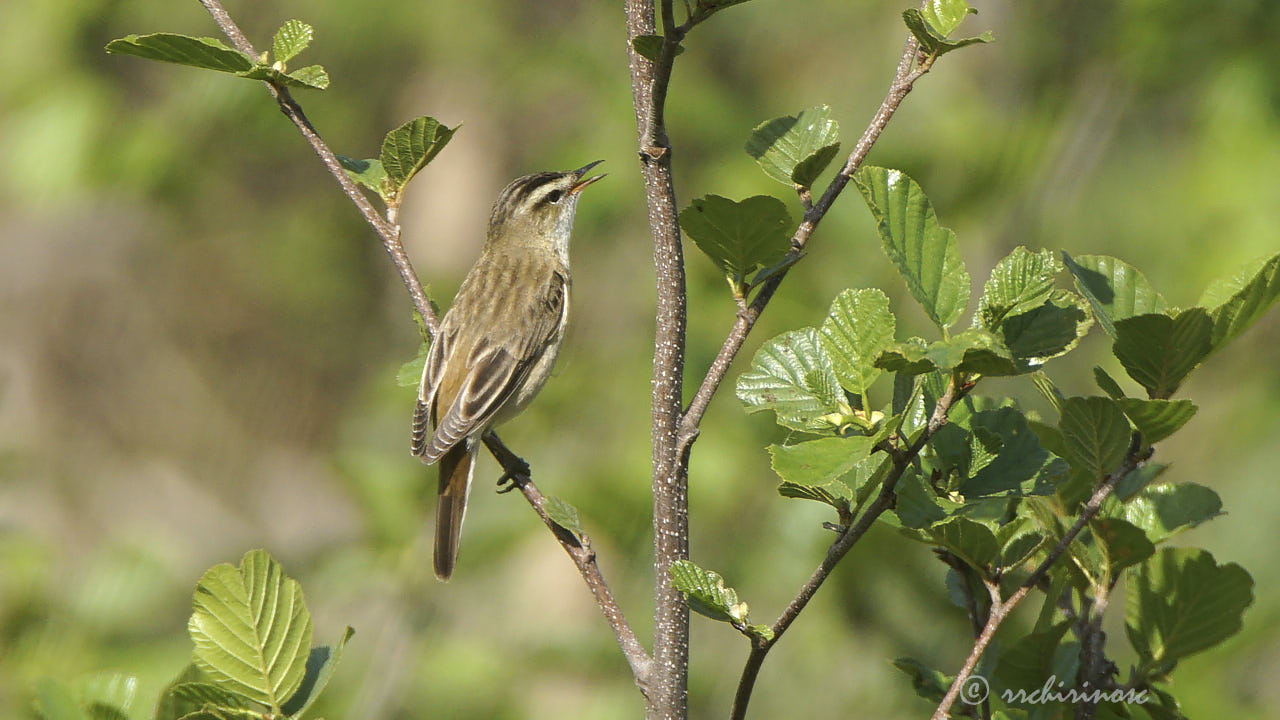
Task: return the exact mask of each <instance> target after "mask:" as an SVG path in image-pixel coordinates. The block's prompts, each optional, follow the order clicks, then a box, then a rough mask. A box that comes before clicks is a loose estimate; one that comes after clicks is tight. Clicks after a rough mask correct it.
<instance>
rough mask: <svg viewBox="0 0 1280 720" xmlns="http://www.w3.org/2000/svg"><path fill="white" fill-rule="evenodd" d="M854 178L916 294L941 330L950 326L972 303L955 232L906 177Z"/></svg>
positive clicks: (865, 170) (875, 174)
mask: <svg viewBox="0 0 1280 720" xmlns="http://www.w3.org/2000/svg"><path fill="white" fill-rule="evenodd" d="M853 180H854V182H855V183H857V185H858V189H859V190H860V191H862V196H863V197H864V198H865V199H866V201H867V206H868V207H869V208H870V209H871V214H872V215H874V216H875V218H876V224H877V227H878V229H879V231H880V238H881V240H882V241H883V243H884V249H885V253H887V254H888V255H889V259H890V260H892V261H893V262H894V264H895V265H897V267H898V272H899V273H901V275H902V277H903V279H904V280H906V282H907V289H908V290H909V291H910V292H911V296H912V297H914V298H915V299H916V300H917V301H918V302H919V303H920V304H921V305H923V306H924V310H925V313H926V314H928V316H929V319H931V320H933V322H934V324H936V325H937V326H938V327H939V328H942V329H944V330H945V329H946V328H948V327H950V326H951V325H952V324H953V323H955V321H956V319H958V318H959V317H960V313H961V312H962V311H963V310H964V308H965V305H967V304H968V302H969V273H968V271H966V270H965V268H964V261H963V260H961V259H960V249H959V246H958V245H957V244H956V234H955V233H954V232H952V231H951V230H949V229H947V228H945V227H942V226H941V225H939V224H938V218H937V215H936V214H934V211H933V205H931V204H930V203H929V198H927V197H925V194H924V191H923V190H921V189H920V186H919V185H917V184H916V182H915V181H914V180H912V179H911V178H909V177H907V176H906V174H904V173H902V172H900V171H898V170H887V169H885V168H880V167H872V166H864V167H862V169H860V170H858V172H857V173H856V174H855V175H854V176H853Z"/></svg>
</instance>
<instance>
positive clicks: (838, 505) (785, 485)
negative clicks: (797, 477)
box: [778, 480, 854, 512]
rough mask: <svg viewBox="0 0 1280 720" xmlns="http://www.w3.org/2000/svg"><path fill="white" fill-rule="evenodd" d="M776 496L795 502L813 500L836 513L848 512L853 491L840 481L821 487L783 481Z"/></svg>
mask: <svg viewBox="0 0 1280 720" xmlns="http://www.w3.org/2000/svg"><path fill="white" fill-rule="evenodd" d="M778 494H779V495H781V496H782V497H785V498H792V499H795V500H813V501H815V502H820V503H824V504H827V505H830V506H831V507H833V508H835V509H836V510H837V511H842V512H843V511H848V510H849V508H850V507H852V505H853V501H854V496H853V490H850V489H849V486H848V485H847V484H845V483H844V482H842V481H840V480H832V481H831V482H828V483H824V484H821V485H812V484H804V485H802V484H800V483H793V482H788V481H786V480H783V481H782V482H780V483H778Z"/></svg>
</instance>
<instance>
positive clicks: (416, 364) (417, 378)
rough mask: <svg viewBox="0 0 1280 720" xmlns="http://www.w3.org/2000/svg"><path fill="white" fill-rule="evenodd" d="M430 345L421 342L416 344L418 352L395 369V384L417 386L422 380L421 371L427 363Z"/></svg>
mask: <svg viewBox="0 0 1280 720" xmlns="http://www.w3.org/2000/svg"><path fill="white" fill-rule="evenodd" d="M430 347H431V346H430V345H428V344H427V343H425V342H424V343H422V344H421V345H419V346H418V354H417V355H415V356H414V357H413V359H412V360H410V361H408V362H406V363H405V364H403V365H401V366H400V369H399V370H397V371H396V385H399V386H400V387H411V388H416V387H418V385H419V383H421V382H422V371H423V368H425V367H426V365H427V350H428V349H430Z"/></svg>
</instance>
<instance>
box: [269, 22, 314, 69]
mask: <svg viewBox="0 0 1280 720" xmlns="http://www.w3.org/2000/svg"><path fill="white" fill-rule="evenodd" d="M313 35H314V32H313V31H312V29H311V26H310V25H308V24H306V23H304V22H302V21H301V20H286V21H285V23H284V25H281V26H280V29H279V30H277V31H276V35H275V38H273V39H272V42H271V59H273V60H275V61H276V62H279V63H287V62H289V61H290V60H292V59H293V58H294V57H295V56H297V54H298V53H300V52H302V51H303V50H306V49H307V46H308V45H310V44H311V38H312V36H313Z"/></svg>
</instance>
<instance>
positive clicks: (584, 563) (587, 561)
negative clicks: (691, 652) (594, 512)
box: [484, 432, 653, 696]
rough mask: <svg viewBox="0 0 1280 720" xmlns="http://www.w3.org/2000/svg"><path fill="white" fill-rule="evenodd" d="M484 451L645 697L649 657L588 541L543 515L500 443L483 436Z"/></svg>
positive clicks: (519, 467) (521, 465)
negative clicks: (587, 600) (584, 594)
mask: <svg viewBox="0 0 1280 720" xmlns="http://www.w3.org/2000/svg"><path fill="white" fill-rule="evenodd" d="M484 444H485V447H487V448H489V452H491V453H492V454H493V456H494V458H496V459H497V460H498V462H499V463H500V464H501V465H502V468H503V470H505V471H506V473H507V474H506V475H505V476H504V479H509V480H510V481H511V483H512V484H513V485H514V486H515V487H516V488H518V489H519V490H520V493H521V494H522V495H524V497H525V500H528V501H529V505H531V506H533V510H534V512H536V513H537V514H538V518H539V519H541V520H542V524H544V525H546V526H547V529H548V530H550V531H551V533H552V534H553V535H555V536H556V540H558V541H559V542H560V546H561V547H563V548H564V551H565V552H566V553H568V554H569V557H570V558H571V559H572V560H573V564H574V565H576V566H578V572H579V573H580V574H581V575H582V579H583V580H585V581H586V583H587V588H588V589H590V590H591V594H592V595H594V596H595V599H596V605H598V606H599V607H600V612H602V613H603V614H604V617H605V620H608V621H609V627H611V628H613V634H614V636H615V637H616V638H617V639H618V647H620V648H622V654H623V655H625V656H626V658H627V664H628V665H630V666H631V675H632V677H633V678H634V679H635V682H636V685H637V686H638V687H639V688H640V691H641V692H642V693H644V694H645V695H646V696H647V695H648V694H649V674H650V667H651V666H652V663H653V660H652V659H651V658H650V657H649V654H648V653H647V652H645V649H644V646H643V645H641V644H640V640H639V638H637V637H636V633H635V631H634V630H632V629H631V626H630V625H628V624H627V619H626V618H625V617H623V614H622V610H621V608H619V607H618V602H617V600H615V599H614V597H613V592H612V591H610V590H609V585H608V584H607V583H606V582H605V580H604V575H602V574H601V573H600V567H599V565H597V564H596V552H595V550H593V549H592V548H591V539H590V538H589V537H587V535H586V534H585V533H583V534H582V535H575V534H574V533H572V532H570V531H568V530H566V529H565V528H563V527H561V526H560V525H558V524H556V522H555V521H554V520H552V519H551V516H550V515H548V514H547V511H546V507H545V504H546V500H545V498H544V497H543V495H542V492H541V491H539V490H538V486H537V485H535V484H534V483H533V479H532V478H530V477H529V466H528V465H527V464H525V462H524V461H523V460H521V459H520V458H519V457H518V456H516V454H515V453H513V452H511V450H510V449H509V448H508V447H507V446H506V445H504V444H503V442H502V440H500V439H498V436H497V435H495V434H494V433H492V432H490V433H486V434H485V436H484Z"/></svg>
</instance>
